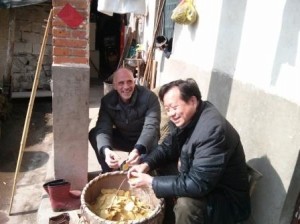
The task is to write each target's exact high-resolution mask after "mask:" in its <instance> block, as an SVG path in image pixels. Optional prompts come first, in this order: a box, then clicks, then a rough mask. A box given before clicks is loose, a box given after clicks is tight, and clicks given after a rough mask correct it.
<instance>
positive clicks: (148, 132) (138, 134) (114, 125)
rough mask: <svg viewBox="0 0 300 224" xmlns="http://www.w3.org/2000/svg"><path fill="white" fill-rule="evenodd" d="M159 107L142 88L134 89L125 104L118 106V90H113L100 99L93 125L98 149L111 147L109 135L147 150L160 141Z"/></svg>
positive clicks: (155, 98)
mask: <svg viewBox="0 0 300 224" xmlns="http://www.w3.org/2000/svg"><path fill="white" fill-rule="evenodd" d="M159 124H160V105H159V101H158V98H157V96H156V95H155V94H154V93H153V92H152V91H150V90H149V89H147V88H145V87H143V86H136V87H135V90H134V93H133V95H132V98H131V102H130V103H129V104H127V105H124V104H123V103H121V101H120V98H119V95H118V93H117V91H115V90H112V91H111V92H109V93H108V94H106V95H105V96H104V97H103V98H102V99H101V106H100V110H99V115H98V120H97V123H96V127H95V129H96V130H95V131H96V140H97V147H98V149H101V148H102V147H104V146H112V145H113V144H112V133H113V129H115V130H116V131H117V133H118V136H120V138H122V139H123V140H124V141H127V142H128V143H132V144H133V146H134V145H135V144H137V145H142V146H143V147H144V148H145V149H146V151H148V150H150V149H152V147H153V145H154V144H157V140H158V138H159Z"/></svg>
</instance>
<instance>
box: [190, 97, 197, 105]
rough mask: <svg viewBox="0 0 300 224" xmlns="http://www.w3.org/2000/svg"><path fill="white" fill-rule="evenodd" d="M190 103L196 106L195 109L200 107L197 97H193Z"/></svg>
mask: <svg viewBox="0 0 300 224" xmlns="http://www.w3.org/2000/svg"><path fill="white" fill-rule="evenodd" d="M190 102H191V103H192V104H193V105H195V107H197V106H198V100H197V98H196V97H195V96H192V97H191V98H190Z"/></svg>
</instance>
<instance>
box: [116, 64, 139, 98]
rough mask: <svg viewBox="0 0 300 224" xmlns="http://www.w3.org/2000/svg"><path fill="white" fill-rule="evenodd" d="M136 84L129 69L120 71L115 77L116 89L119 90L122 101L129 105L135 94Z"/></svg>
mask: <svg viewBox="0 0 300 224" xmlns="http://www.w3.org/2000/svg"><path fill="white" fill-rule="evenodd" d="M134 87H135V82H134V78H133V75H132V73H131V72H130V71H128V70H127V69H120V70H119V71H118V72H117V73H116V74H115V76H114V89H115V90H117V92H118V93H119V96H120V98H121V100H122V101H123V102H124V103H128V102H129V101H130V98H131V96H132V94H133V91H134Z"/></svg>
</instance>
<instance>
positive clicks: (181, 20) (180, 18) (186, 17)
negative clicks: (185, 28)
mask: <svg viewBox="0 0 300 224" xmlns="http://www.w3.org/2000/svg"><path fill="white" fill-rule="evenodd" d="M171 19H172V20H173V21H174V22H175V23H178V24H187V25H189V24H192V23H194V22H195V21H196V19H197V11H196V8H195V6H194V0H182V1H181V2H180V3H179V4H178V5H177V6H176V8H175V9H174V10H173V12H172V15H171Z"/></svg>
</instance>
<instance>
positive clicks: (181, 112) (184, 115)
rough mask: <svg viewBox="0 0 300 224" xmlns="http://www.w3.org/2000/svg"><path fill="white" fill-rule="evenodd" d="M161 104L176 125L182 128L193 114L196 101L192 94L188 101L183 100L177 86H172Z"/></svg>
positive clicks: (196, 104)
mask: <svg viewBox="0 0 300 224" xmlns="http://www.w3.org/2000/svg"><path fill="white" fill-rule="evenodd" d="M163 105H164V107H165V109H166V112H167V115H168V117H169V118H170V120H171V121H172V122H173V123H174V124H175V125H176V126H177V127H179V128H184V127H185V126H186V125H187V124H188V123H190V121H191V119H192V117H193V115H194V114H195V112H196V110H197V106H198V101H197V99H196V97H195V96H192V97H191V98H190V99H189V100H188V102H185V101H183V100H182V99H181V97H180V91H179V89H178V87H173V88H171V89H170V90H169V91H168V92H167V93H166V94H165V95H164V98H163Z"/></svg>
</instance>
